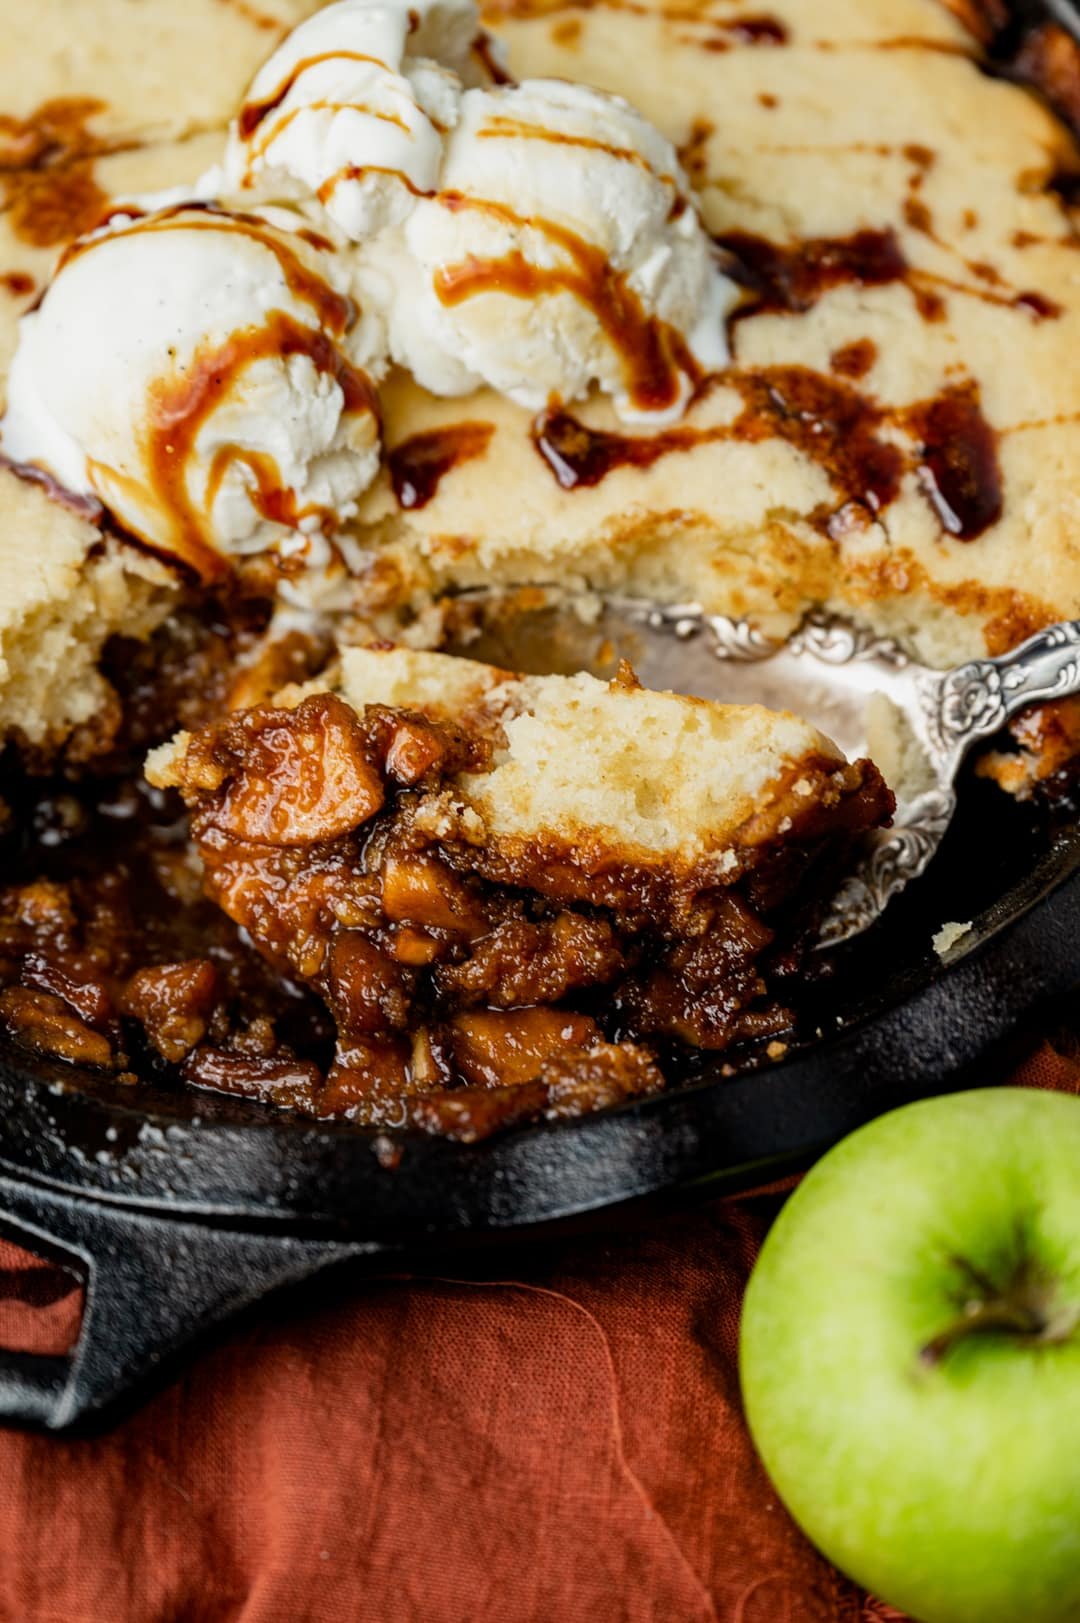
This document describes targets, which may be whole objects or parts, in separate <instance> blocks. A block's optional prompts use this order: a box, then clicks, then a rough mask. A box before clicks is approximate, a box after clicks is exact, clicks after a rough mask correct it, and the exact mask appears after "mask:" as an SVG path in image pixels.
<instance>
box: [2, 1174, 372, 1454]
mask: <svg viewBox="0 0 1080 1623" xmlns="http://www.w3.org/2000/svg"><path fill="white" fill-rule="evenodd" d="M0 1229H2V1230H3V1231H4V1233H5V1234H6V1235H7V1236H8V1237H10V1238H11V1239H12V1240H13V1241H14V1242H15V1243H16V1244H23V1245H25V1246H27V1247H28V1248H29V1249H31V1250H33V1251H35V1252H37V1253H38V1254H39V1255H43V1256H46V1257H49V1258H53V1259H55V1260H56V1261H57V1262H61V1263H63V1264H64V1265H66V1266H67V1267H68V1268H72V1267H73V1268H74V1269H75V1271H77V1272H78V1273H80V1274H81V1275H82V1277H83V1278H84V1280H85V1284H86V1304H85V1309H84V1313H83V1322H82V1327H81V1330H80V1333H79V1339H78V1342H77V1343H76V1345H75V1347H74V1349H73V1350H72V1352H71V1353H70V1354H69V1355H67V1356H65V1357H47V1356H38V1355H36V1354H29V1353H19V1352H10V1351H3V1350H0V1423H6V1424H10V1425H19V1426H30V1427H36V1428H39V1429H43V1430H46V1431H54V1432H59V1431H68V1430H71V1429H73V1428H76V1427H86V1426H87V1425H88V1423H90V1422H92V1421H93V1420H95V1419H96V1418H97V1417H98V1416H100V1414H101V1412H102V1411H103V1410H105V1409H107V1408H110V1407H111V1406H112V1405H114V1404H116V1403H117V1402H118V1401H119V1400H120V1399H122V1398H124V1397H126V1396H128V1395H129V1394H131V1393H132V1392H134V1391H135V1389H136V1388H138V1387H139V1386H141V1385H142V1384H143V1383H144V1382H145V1381H147V1380H148V1379H150V1377H151V1376H152V1375H153V1374H154V1373H155V1371H157V1370H158V1369H159V1368H160V1367H161V1366H162V1365H163V1364H164V1363H165V1361H166V1360H170V1359H171V1358H172V1357H173V1355H174V1354H176V1353H177V1352H179V1351H180V1350H181V1349H182V1348H183V1347H185V1346H187V1345H188V1344H189V1343H190V1342H191V1341H193V1340H194V1339H195V1338H196V1337H198V1336H199V1335H201V1334H202V1333H204V1332H205V1331H207V1330H209V1329H210V1328H212V1327H213V1326H215V1325H218V1324H220V1323H221V1322H223V1321H224V1320H225V1319H227V1318H229V1317H230V1316H231V1315H232V1314H234V1313H237V1312H239V1311H240V1310H241V1309H243V1308H245V1307H248V1306H250V1305H252V1304H253V1303H255V1302H257V1301H259V1300H260V1299H261V1298H262V1297H264V1296H266V1295H268V1294H269V1293H270V1292H271V1291H274V1290H277V1289H279V1288H280V1287H282V1286H285V1285H290V1284H295V1283H299V1282H300V1281H301V1280H304V1279H307V1278H309V1277H311V1276H312V1275H313V1274H316V1273H318V1272H320V1271H321V1270H322V1269H324V1268H327V1267H329V1266H331V1265H332V1264H334V1263H337V1262H342V1261H345V1260H347V1259H350V1258H356V1257H358V1256H369V1255H371V1254H372V1253H373V1252H374V1251H375V1250H376V1249H378V1248H377V1247H375V1246H372V1245H363V1244H352V1243H350V1244H346V1243H344V1242H339V1241H333V1240H303V1239H297V1238H295V1237H294V1236H291V1235H286V1234H281V1233H276V1232H273V1231H269V1232H268V1231H261V1232H260V1231H246V1230H240V1229H227V1228H214V1227H212V1226H210V1225H209V1224H207V1223H200V1222H194V1221H190V1220H187V1221H185V1220H183V1219H179V1218H178V1219H173V1218H166V1217H160V1216H156V1215H154V1214H151V1213H147V1212H143V1211H136V1210H133V1209H132V1208H129V1207H125V1206H120V1205H117V1204H107V1203H105V1202H103V1201H93V1200H87V1199H86V1198H85V1197H84V1196H73V1195H71V1194H68V1193H67V1192H65V1191H63V1190H58V1189H48V1188H45V1187H43V1186H41V1185H35V1184H29V1183H22V1182H19V1181H17V1180H16V1179H14V1178H9V1177H7V1176H4V1175H2V1174H0Z"/></svg>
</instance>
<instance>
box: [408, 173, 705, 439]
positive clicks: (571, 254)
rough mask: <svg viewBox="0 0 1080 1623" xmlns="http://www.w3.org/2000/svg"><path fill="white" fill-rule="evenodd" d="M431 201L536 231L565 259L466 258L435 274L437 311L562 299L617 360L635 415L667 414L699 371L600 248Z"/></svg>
mask: <svg viewBox="0 0 1080 1623" xmlns="http://www.w3.org/2000/svg"><path fill="white" fill-rule="evenodd" d="M438 201H439V203H440V204H441V205H442V206H443V208H446V209H450V210H454V211H456V210H459V209H477V210H481V211H483V212H484V213H486V214H489V215H492V216H493V217H494V218H495V219H498V220H501V221H502V222H503V223H504V224H506V225H508V226H510V227H511V228H513V229H515V230H521V231H536V232H538V233H540V234H541V235H542V236H544V237H546V238H547V239H548V241H549V242H551V243H553V244H555V245H556V246H557V247H558V248H560V249H561V250H562V251H563V253H564V254H565V256H566V258H565V261H564V262H563V263H562V264H559V265H537V264H534V263H533V262H532V261H531V260H530V259H528V258H527V257H526V255H525V254H524V253H523V252H522V250H521V249H520V248H511V249H510V251H509V252H508V253H505V254H502V255H500V256H498V257H497V258H492V259H485V258H480V257H478V256H476V255H474V254H469V255H468V256H467V257H466V258H465V259H463V260H461V261H459V262H458V263H457V264H455V265H443V266H440V268H439V269H438V270H437V271H436V272H435V277H434V283H435V292H436V294H437V296H438V298H439V300H440V302H441V303H442V304H443V305H445V306H447V307H450V306H453V305H458V304H463V303H464V302H465V300H466V299H472V298H476V297H477V296H478V295H479V294H482V293H501V294H504V295H507V296H509V297H511V298H517V299H538V298H544V297H547V296H549V295H551V294H557V293H569V294H570V295H571V296H572V297H573V298H576V299H578V300H579V301H580V303H581V304H583V305H584V306H585V307H586V309H588V310H589V311H590V312H591V314H592V315H593V316H594V318H595V319H596V321H597V323H598V325H599V326H600V328H601V329H602V331H603V333H604V335H605V337H606V338H607V340H608V342H609V344H610V345H611V346H612V348H613V349H614V350H615V352H616V353H617V354H618V355H619V356H620V358H621V360H622V364H623V375H624V381H625V387H626V393H627V395H628V397H629V399H630V400H631V401H632V403H633V405H634V407H635V408H636V409H637V410H638V411H642V412H646V411H648V412H660V411H667V410H670V408H671V407H672V406H674V405H676V404H677V403H678V402H679V399H680V397H681V395H682V392H683V379H689V380H690V382H691V383H692V384H696V383H698V382H700V380H701V375H702V374H701V368H700V367H699V366H698V363H697V362H696V361H695V359H694V357H693V355H692V354H691V353H690V351H689V349H688V347H687V345H686V343H685V341H684V340H683V337H682V335H681V334H680V333H679V332H678V331H677V330H676V329H675V328H674V327H672V326H671V325H670V324H669V323H668V322H666V321H662V320H661V319H660V318H659V316H650V315H648V314H647V313H646V310H645V307H644V305H643V304H642V301H641V298H640V297H639V295H638V294H637V293H636V292H635V291H634V289H633V288H632V287H631V286H630V283H629V279H628V277H627V274H626V273H625V272H624V271H617V270H615V269H614V268H613V266H612V264H611V261H610V260H609V258H608V256H607V254H606V253H605V252H604V250H603V249H602V248H598V247H596V246H595V244H593V243H590V242H586V241H585V239H584V238H583V237H580V236H579V235H578V234H577V232H575V231H571V230H569V229H568V228H567V227H566V226H562V225H558V224H556V222H555V221H554V220H547V219H543V218H541V217H540V216H538V215H522V214H518V213H516V212H515V211H514V210H513V209H512V208H509V207H508V206H507V205H506V204H505V203H495V202H492V201H490V200H489V199H486V198H480V197H469V196H466V195H465V193H463V192H455V191H445V192H439V193H438Z"/></svg>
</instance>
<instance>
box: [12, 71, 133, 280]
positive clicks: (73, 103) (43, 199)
mask: <svg viewBox="0 0 1080 1623" xmlns="http://www.w3.org/2000/svg"><path fill="white" fill-rule="evenodd" d="M104 111H105V103H104V102H102V101H97V100H96V99H94V98H93V97H90V96H69V97H61V98H57V99H54V100H52V101H47V102H43V103H42V104H41V106H40V107H38V108H37V109H36V110H35V111H34V112H33V113H31V114H30V116H29V117H28V118H25V119H18V118H12V117H10V116H9V115H6V114H0V196H2V198H3V201H4V203H5V204H6V205H7V207H8V211H9V212H8V220H9V223H10V225H11V228H12V230H13V231H14V233H15V235H16V236H17V237H19V238H21V240H22V241H23V242H28V243H31V244H32V245H33V246H34V247H35V248H52V247H55V246H56V245H57V244H59V243H62V242H67V241H69V240H70V238H71V237H73V236H76V235H77V234H78V233H79V232H82V231H88V230H89V229H90V228H91V227H92V226H93V225H95V224H96V223H97V220H98V217H99V215H100V214H101V211H102V210H103V208H104V207H105V206H106V203H107V199H106V196H105V193H104V192H103V191H102V190H101V188H100V187H99V186H98V184H97V182H96V180H95V179H94V171H93V164H92V162H91V155H92V154H95V153H100V152H103V151H105V150H107V144H106V143H105V142H104V141H102V140H101V139H100V138H99V137H97V136H95V135H93V134H92V133H91V131H90V129H89V128H88V124H89V121H90V120H91V119H92V118H93V117H94V116H95V115H96V114H98V113H102V112H104Z"/></svg>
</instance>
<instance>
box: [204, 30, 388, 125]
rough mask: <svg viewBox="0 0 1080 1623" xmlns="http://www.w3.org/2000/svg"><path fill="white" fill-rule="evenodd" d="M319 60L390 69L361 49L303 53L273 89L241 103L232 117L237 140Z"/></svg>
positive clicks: (277, 102)
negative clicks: (258, 97)
mask: <svg viewBox="0 0 1080 1623" xmlns="http://www.w3.org/2000/svg"><path fill="white" fill-rule="evenodd" d="M320 62H370V63H371V65H372V66H373V67H376V68H380V69H382V71H383V72H385V73H389V72H390V67H389V64H388V63H386V62H384V61H383V60H382V59H381V58H380V57H377V56H368V55H367V54H366V53H365V52H363V51H319V52H318V53H317V54H316V55H314V56H305V57H303V58H302V60H301V61H299V62H297V63H295V64H294V66H293V67H291V68H290V69H289V71H288V73H287V74H286V75H285V77H284V79H282V81H281V83H280V84H279V85H278V87H277V89H276V90H273V91H271V93H270V95H269V96H265V97H263V98H262V99H261V100H260V101H249V102H245V103H244V105H243V107H241V109H240V114H239V117H238V118H237V121H236V127H237V132H238V133H239V135H240V138H241V140H243V141H248V140H250V139H251V137H252V136H253V135H254V134H255V131H256V130H257V129H258V127H259V125H260V124H261V123H262V122H263V120H264V119H266V118H268V117H269V116H270V114H271V113H273V112H275V111H276V110H277V108H279V107H280V106H281V104H282V102H283V101H284V100H285V97H286V96H287V95H288V94H289V91H290V90H291V89H292V88H293V86H294V85H295V84H296V81H297V80H298V79H299V78H300V77H301V76H302V75H303V74H305V73H306V72H307V71H308V69H309V68H314V67H318V65H319V63H320Z"/></svg>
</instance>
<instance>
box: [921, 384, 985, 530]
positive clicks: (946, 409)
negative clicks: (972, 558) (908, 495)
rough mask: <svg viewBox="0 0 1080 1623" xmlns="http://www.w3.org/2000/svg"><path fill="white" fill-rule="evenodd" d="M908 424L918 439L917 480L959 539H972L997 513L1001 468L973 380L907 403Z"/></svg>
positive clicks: (942, 519) (935, 508) (943, 521)
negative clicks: (921, 399)
mask: <svg viewBox="0 0 1080 1623" xmlns="http://www.w3.org/2000/svg"><path fill="white" fill-rule="evenodd" d="M904 417H905V424H906V426H907V427H908V428H909V429H910V430H911V432H913V433H914V434H916V435H917V436H918V439H919V441H920V461H921V467H920V483H921V485H922V488H923V491H924V493H925V495H926V497H927V499H928V500H929V502H930V505H931V506H932V507H933V509H934V512H935V513H936V514H937V516H938V518H939V519H940V520H941V523H942V526H943V527H944V529H946V530H947V531H948V533H949V534H950V535H952V536H955V538H956V539H957V540H958V541H974V540H975V538H976V536H979V535H982V533H983V531H984V530H987V529H989V528H990V526H991V525H992V524H996V523H997V520H998V519H999V518H1000V517H1001V511H1002V492H1001V470H1000V468H999V466H998V459H997V443H996V437H995V435H994V431H993V429H992V428H991V427H990V425H989V423H988V422H987V421H986V418H985V417H984V416H983V414H982V410H981V408H980V405H979V393H978V389H977V387H976V385H975V384H973V383H970V384H965V385H963V386H962V387H957V388H955V389H950V390H948V391H947V392H946V393H944V394H942V395H939V396H938V397H937V399H935V400H929V401H926V402H924V403H922V404H920V405H917V406H912V407H909V409H908V410H907V411H906V412H905V413H904Z"/></svg>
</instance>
